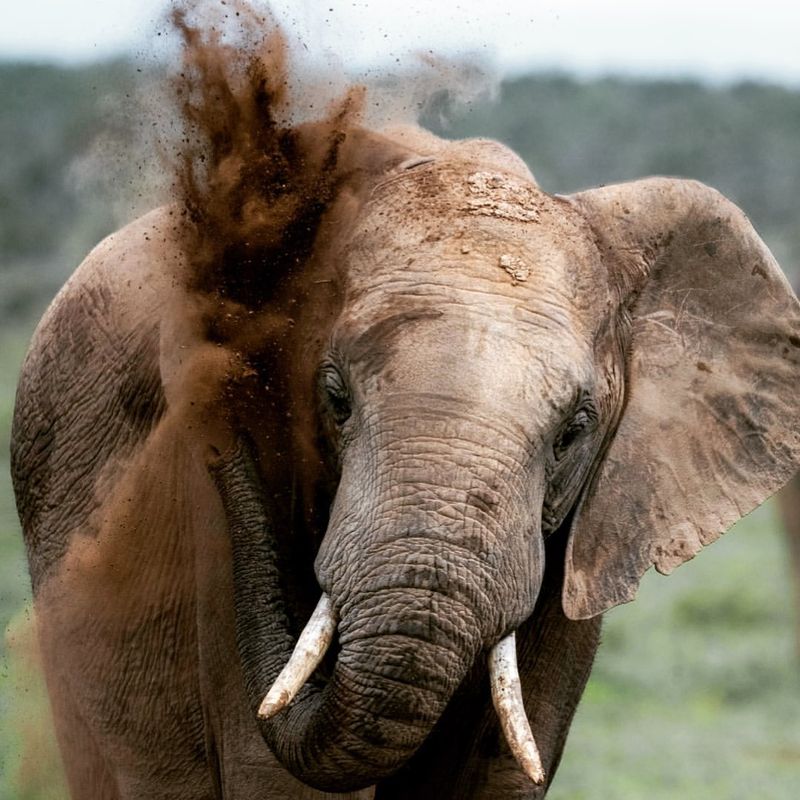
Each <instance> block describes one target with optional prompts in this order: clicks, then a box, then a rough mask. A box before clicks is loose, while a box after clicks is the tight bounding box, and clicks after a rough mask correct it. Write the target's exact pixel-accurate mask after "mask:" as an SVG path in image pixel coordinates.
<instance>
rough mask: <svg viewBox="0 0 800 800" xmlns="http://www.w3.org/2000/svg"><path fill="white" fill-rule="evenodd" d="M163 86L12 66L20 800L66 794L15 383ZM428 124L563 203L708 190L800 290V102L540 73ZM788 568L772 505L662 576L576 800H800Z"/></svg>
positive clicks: (761, 93) (614, 666) (613, 625)
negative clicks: (634, 184)
mask: <svg viewBox="0 0 800 800" xmlns="http://www.w3.org/2000/svg"><path fill="white" fill-rule="evenodd" d="M142 80H144V79H143V78H142V77H141V76H139V75H137V71H136V69H135V68H134V67H133V66H131V65H130V64H128V63H125V62H112V63H105V64H98V65H93V66H87V67H82V68H80V69H66V68H60V67H54V66H47V65H40V66H35V65H19V64H0V104H2V105H1V106H0V107H2V108H3V114H2V115H1V116H0V629H5V628H6V626H7V625H8V624H9V622H10V620H11V619H12V617H14V616H16V620H15V622H14V625H13V628H14V629H15V631H16V633H15V634H14V636H13V637H12V638H14V639H15V640H22V641H23V644H22V645H21V646H19V645H18V646H17V647H16V648H15V650H17V651H18V652H17V654H16V655H15V656H14V658H13V659H9V658H8V657H7V655H8V654H7V652H6V647H5V644H3V645H2V648H3V649H2V651H0V659H2V667H0V800H11V799H12V798H14V800H19V798H24V800H45V799H46V798H47V799H49V798H51V797H59V796H62V792H63V790H62V789H61V788H60V784H58V783H57V782H56V779H55V778H53V783H50V781H49V778H50V776H51V775H54V774H56V773H57V768H56V767H52V768H51V767H50V766H48V767H47V769H34V770H33V771H31V770H30V769H28V767H29V766H30V756H28V757H25V756H23V754H22V747H23V744H24V742H23V741H22V740H23V739H27V740H28V741H29V746H30V742H31V741H33V745H32V746H33V747H34V748H35V753H36V760H37V763H38V762H39V760H41V762H43V763H44V764H47V765H51V764H55V763H56V759H55V756H53V755H52V753H51V749H50V748H51V745H50V744H48V743H47V738H48V726H47V722H46V718H47V715H46V700H45V699H44V697H43V694H42V689H41V685H40V683H38V682H37V680H36V677H35V675H34V676H32V675H31V674H30V673H31V670H30V668H29V665H30V663H31V662H30V661H29V660H28V659H29V657H30V656H29V653H28V652H27V650H26V647H25V645H24V640H25V628H26V624H25V621H26V617H25V612H24V608H25V604H26V602H27V601H28V599H29V586H28V579H27V574H26V569H25V562H24V551H23V546H22V542H21V538H20V535H19V528H18V523H17V520H16V514H15V510H14V504H13V498H12V492H11V486H10V480H9V479H8V438H9V426H10V420H11V413H12V406H13V393H14V386H15V383H16V376H17V371H18V367H19V363H20V361H21V359H22V356H23V354H24V350H25V347H26V343H27V341H28V339H29V337H30V334H31V332H32V330H33V327H34V325H35V322H36V319H37V318H38V316H39V314H40V313H41V311H42V310H43V308H44V307H45V305H46V304H47V302H49V300H50V298H51V297H52V295H53V294H54V292H55V291H56V289H57V288H58V286H59V285H60V284H61V283H62V282H63V281H64V280H65V278H66V277H67V276H68V275H69V273H70V272H71V271H72V270H73V269H74V267H75V266H76V265H77V263H78V262H79V261H80V260H81V258H82V256H83V255H84V254H85V253H86V252H87V251H88V250H89V249H90V248H91V247H92V246H93V245H94V244H95V243H96V242H97V241H98V240H99V239H100V238H102V237H103V236H104V235H105V234H107V233H109V232H110V231H111V230H113V229H114V228H115V227H117V226H118V225H119V224H121V223H122V222H124V221H125V217H126V214H127V215H130V213H131V212H130V206H126V204H125V202H120V198H123V197H128V196H130V193H131V187H132V186H133V187H134V191H136V190H137V189H136V187H137V186H141V182H140V181H139V178H138V175H137V173H139V172H141V163H139V164H137V163H135V160H134V159H133V157H132V156H131V154H130V152H128V154H127V155H128V157H127V158H126V157H124V156H123V154H124V153H125V151H126V148H127V147H128V146H129V145H131V143H132V142H134V140H135V138H136V130H135V129H136V128H141V127H142V126H148V125H150V124H151V120H149V118H148V117H147V115H146V113H145V112H143V111H142V106H141V103H140V101H139V100H138V99H137V95H136V87H137V86H138V85H139V84H140V83H141V81H142ZM444 116H450V117H451V118H453V119H452V120H451V122H449V123H448V125H447V126H445V125H444V124H443V122H442V120H443V118H444ZM427 122H428V124H429V125H430V126H431V127H432V128H434V129H435V130H437V132H443V133H444V135H447V136H476V135H480V136H488V137H493V138H497V139H500V140H501V141H504V142H506V143H508V144H509V145H511V146H512V147H513V148H514V149H516V150H517V151H518V152H519V153H520V154H521V155H522V156H523V157H524V158H525V159H526V160H527V162H528V163H529V164H530V165H531V167H532V169H533V171H534V174H536V175H537V178H538V180H539V181H540V183H541V185H542V186H543V187H544V188H545V189H547V190H548V191H553V192H569V191H572V190H575V189H578V188H582V187H586V186H590V185H595V184H601V183H610V182H613V181H619V180H626V179H632V178H637V177H641V176H644V175H648V174H670V175H681V176H686V177H693V178H698V179H700V180H703V181H705V182H707V183H709V184H711V185H713V186H715V187H716V188H718V189H720V190H721V191H723V192H724V193H725V194H727V195H728V196H729V197H731V198H732V199H733V200H734V201H735V202H737V203H738V204H739V205H741V206H742V207H743V208H744V209H745V211H746V212H747V213H748V214H749V215H750V216H751V218H752V219H753V221H754V222H755V224H756V227H757V228H758V229H759V231H760V232H761V233H762V235H763V236H764V237H765V239H766V240H767V242H768V244H769V245H770V246H771V247H772V249H773V250H774V252H775V253H776V255H778V257H779V260H781V262H782V264H783V265H784V268H785V269H786V270H787V272H790V273H791V274H792V275H794V274H795V269H796V265H797V264H798V253H800V204H798V203H797V202H796V197H795V195H796V192H797V190H798V187H800V135H798V133H800V93H798V92H792V91H789V90H786V89H782V88H778V87H774V86H764V85H757V84H740V85H736V86H729V87H708V86H704V85H701V84H698V83H693V82H685V81H684V82H680V81H679V82H675V81H633V80H620V79H614V78H607V79H602V80H592V81H578V80H575V79H572V78H570V77H567V76H564V75H533V76H528V77H523V78H517V79H515V80H513V81H509V82H507V83H505V84H504V85H503V87H502V94H501V99H500V100H499V102H497V103H495V104H493V105H476V106H473V107H472V108H470V109H469V110H468V111H467V112H466V113H456V112H455V111H454V110H453V109H450V108H448V99H447V97H446V96H444V95H442V96H439V97H437V98H435V102H434V103H433V104H432V106H431V110H430V113H429V115H428V118H427ZM109 142H110V143H112V146H109ZM98 153H99V154H100V155H99V156H98ZM154 160H156V159H154ZM139 191H141V189H139ZM154 202H156V201H154ZM785 562H786V554H785V552H784V543H783V540H782V538H781V535H780V531H779V525H778V522H777V517H776V515H774V514H773V512H772V510H771V509H770V508H769V507H767V508H763V509H761V510H759V511H758V512H756V513H754V514H752V515H751V516H750V517H748V518H747V519H746V520H744V521H743V522H742V523H740V524H739V525H738V526H737V528H736V529H735V531H734V532H732V533H731V534H729V535H728V536H726V537H725V538H724V539H723V540H722V541H720V542H719V543H717V544H715V545H713V546H712V548H711V552H710V553H708V554H705V555H703V556H701V557H700V558H699V559H697V560H696V561H693V562H692V563H690V564H688V565H687V566H685V567H682V568H681V569H679V570H678V571H677V572H676V573H675V574H674V575H673V576H671V577H670V578H663V577H661V576H658V575H655V574H651V575H649V576H648V577H647V578H646V579H645V581H644V583H643V586H642V589H641V592H640V596H639V598H638V600H637V601H636V602H635V603H633V604H631V605H629V606H625V607H622V608H619V609H615V610H614V611H612V612H610V613H609V614H608V615H607V618H606V623H605V628H604V645H603V647H602V648H601V651H600V655H599V658H598V662H597V665H596V667H595V670H594V673H593V676H592V680H591V682H590V684H589V687H588V689H587V692H586V695H585V698H584V701H583V703H582V705H581V706H580V708H579V711H578V715H577V718H576V722H575V724H574V726H573V729H572V733H571V736H570V740H569V742H568V746H567V750H566V754H565V757H564V761H563V764H562V766H561V769H560V772H559V774H558V777H557V778H556V782H555V784H554V787H553V790H552V792H551V795H550V796H551V797H552V798H553V799H554V800H584V799H585V800H595V799H596V800H599V799H600V798H614V800H628V799H630V800H640V799H641V798H643V797H647V798H649V800H662V798H663V800H667V798H669V799H670V800H672V799H673V798H675V797H681V798H684V800H694V798H697V800H700V798H702V799H703V800H738V799H739V798H742V800H743V799H744V798H751V797H758V798H763V799H765V800H783V799H785V800H790V798H791V800H794V798H795V797H797V794H798V786H800V678H799V677H798V670H797V662H796V661H795V659H794V652H793V638H792V637H793V627H792V609H791V592H790V586H789V575H788V567H787V566H786V563H785ZM31 731H34V732H36V734H37V735H36V736H34V737H33V739H31ZM22 733H24V735H22ZM48 753H50V754H49V755H48ZM20 774H21V775H22V777H23V782H25V785H26V786H27V788H26V789H23V788H21V787H20V784H19V783H18V781H17V778H18V776H19V775H20ZM43 774H44V775H45V777H46V778H47V780H46V781H45V783H46V784H47V785H43V784H39V785H37V784H36V781H35V780H34V779H35V778H37V777H38V778H40V777H41V776H42V775H43Z"/></svg>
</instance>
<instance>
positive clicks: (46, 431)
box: [12, 82, 800, 800]
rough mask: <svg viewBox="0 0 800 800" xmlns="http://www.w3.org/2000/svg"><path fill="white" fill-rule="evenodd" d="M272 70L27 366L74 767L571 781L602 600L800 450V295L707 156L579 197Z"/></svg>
mask: <svg viewBox="0 0 800 800" xmlns="http://www.w3.org/2000/svg"><path fill="white" fill-rule="evenodd" d="M261 85H262V87H263V82H262V84H261ZM276 91H277V90H276ZM271 96H272V95H270V94H269V92H267V93H266V94H264V93H263V92H262V93H261V94H260V95H258V97H259V98H260V99H259V102H258V103H256V102H253V103H251V104H250V105H247V106H246V109H249V111H248V113H244V112H241V113H238V114H234V113H226V114H222V113H219V110H220V109H219V105H215V106H214V109H216V112H217V113H215V114H214V115H213V120H214V122H213V124H214V125H217V126H225V125H227V126H231V127H230V130H228V133H229V134H230V135H222V134H220V135H214V136H210V137H209V138H210V141H211V145H210V151H209V152H210V155H209V156H208V159H207V160H206V161H205V162H204V169H205V170H206V172H205V173H204V175H205V177H203V176H200V177H198V173H197V172H196V171H195V172H193V171H192V170H191V169H188V170H187V171H185V172H184V173H183V183H182V184H181V187H182V188H181V191H182V194H181V195H180V199H179V200H177V201H175V202H173V203H171V204H168V205H166V206H162V207H160V208H158V209H156V210H155V211H151V212H150V213H148V214H146V215H145V216H143V217H141V218H140V219H138V220H136V221H134V222H132V223H131V224H129V225H128V226H126V227H125V228H123V229H122V230H120V231H119V232H117V233H115V234H113V235H111V236H110V237H109V238H108V239H106V240H105V241H104V242H102V243H101V244H100V245H98V247H97V248H96V249H95V250H94V251H92V253H91V254H90V255H89V256H88V257H87V258H86V260H85V261H84V262H83V264H82V265H81V266H80V267H79V268H78V269H77V271H76V272H75V273H74V274H73V276H72V277H71V278H70V280H69V281H68V282H67V284H66V285H65V286H64V288H63V289H62V290H61V292H60V293H59V294H58V296H57V297H56V299H55V300H54V302H53V303H52V305H51V307H50V308H49V309H48V311H47V312H46V314H45V316H44V317H43V319H42V321H41V323H40V325H39V327H38V328H37V330H36V332H35V334H34V337H33V341H32V344H31V346H30V350H29V352H28V355H27V357H26V359H25V362H24V365H23V368H22V372H21V377H20V382H19V388H18V393H17V400H16V407H15V412H14V420H13V432H12V477H13V481H14V489H15V494H16V498H17V505H18V509H19V514H20V519H21V523H22V528H23V534H24V537H25V543H26V548H27V555H28V560H29V565H30V574H31V580H32V586H33V592H34V603H35V608H36V615H37V620H38V623H37V624H38V636H39V641H40V644H41V649H42V658H43V663H44V669H45V673H46V679H47V684H48V691H49V694H50V697H51V702H52V707H53V713H54V717H55V724H56V732H57V736H58V740H59V746H60V749H61V752H62V756H63V760H64V764H65V769H66V772H67V779H68V782H69V786H70V791H71V793H72V795H73V797H75V798H93V799H95V800H97V799H98V798H100V799H102V800H105V799H106V798H108V800H130V799H131V798H150V799H151V800H153V799H158V798H164V799H166V798H171V799H173V800H174V799H176V798H181V799H186V800H188V799H189V798H191V799H192V800H195V799H198V800H199V799H200V798H203V800H205V798H261V797H265V798H267V797H268V798H322V797H341V798H345V797H350V798H378V800H387V799H390V798H408V797H418V798H460V799H461V800H463V799H464V798H500V797H502V798H515V797H516V798H540V797H543V796H544V794H545V792H546V791H547V788H548V786H549V785H550V783H551V781H552V779H553V776H554V774H555V772H556V769H557V767H558V763H559V760H560V758H561V754H562V751H563V749H564V746H565V740H566V736H567V732H568V729H569V726H570V723H571V720H572V717H573V714H574V712H575V709H576V706H577V704H578V702H579V700H580V697H581V694H582V692H583V689H584V687H585V684H586V681H587V679H588V677H589V673H590V670H591V667H592V662H593V659H594V655H595V652H596V650H597V647H598V643H599V633H600V625H601V618H602V614H603V613H604V612H605V611H606V610H608V609H610V608H612V607H614V606H616V605H618V604H620V603H625V602H628V601H630V600H632V599H633V598H634V596H635V594H636V590H637V586H638V583H639V581H640V579H641V577H642V575H643V574H644V573H645V572H646V571H647V570H648V569H649V568H650V567H652V566H655V567H656V569H657V570H658V571H660V572H662V573H664V574H667V573H669V572H670V571H672V570H673V569H674V568H675V567H677V566H678V565H680V564H681V563H683V562H685V561H686V560H688V559H690V558H692V557H693V556H694V555H695V554H696V553H697V552H699V550H700V549H702V547H703V546H704V545H707V544H709V543H711V542H712V541H714V540H715V539H716V538H717V537H718V536H719V535H720V534H721V533H723V532H724V531H725V530H726V529H727V528H728V527H730V526H731V525H732V524H733V523H734V522H735V521H736V520H737V519H739V518H740V517H741V516H743V515H744V514H747V513H748V512H749V511H750V510H751V509H753V508H754V507H755V506H757V505H758V504H760V503H761V502H762V501H764V500H765V499H766V498H767V497H768V496H770V495H771V494H772V493H774V492H775V491H777V490H778V489H779V488H780V486H781V485H783V484H784V483H785V482H786V481H787V480H788V479H789V477H790V476H791V475H792V474H793V473H794V472H795V471H796V470H797V469H798V466H799V465H800V433H799V432H798V426H797V425H796V419H797V414H798V410H800V401H799V400H798V399H797V391H796V386H797V382H798V377H800V306H798V302H797V299H796V298H795V296H794V294H793V292H792V290H791V288H790V286H789V284H788V283H787V281H786V279H785V278H784V276H783V274H782V273H781V271H780V268H779V267H778V265H777V263H776V262H775V260H774V258H773V257H772V255H771V254H770V252H769V250H768V249H767V247H766V246H765V245H764V243H763V242H762V241H761V239H760V238H759V237H758V235H757V234H756V232H755V231H754V229H753V227H752V226H751V224H750V223H749V221H748V220H747V218H746V217H745V215H744V214H743V213H742V212H741V211H740V210H739V209H738V208H737V207H736V206H735V205H734V204H733V203H731V202H730V201H729V200H727V199H726V198H724V197H723V196H722V195H721V194H719V193H718V192H716V191H715V190H713V189H711V188H709V187H707V186H704V185H702V184H700V183H697V182H694V181H691V180H684V179H677V178H660V177H655V178H645V179H641V180H637V181H633V182H629V183H623V184H618V185H609V186H604V187H599V188H593V189H588V190H586V191H582V192H579V193H576V194H571V195H565V196H559V195H553V194H549V193H547V192H545V191H543V190H542V189H541V188H539V186H538V185H537V183H536V181H535V179H534V177H533V175H532V174H531V172H530V170H529V169H528V167H527V166H526V165H525V164H524V163H523V162H522V160H521V159H520V158H519V157H517V156H516V155H515V154H514V153H513V152H511V151H510V150H509V149H507V148H506V147H504V146H503V145H501V144H499V143H497V142H493V141H488V140H481V139H475V140H463V141H445V140H443V139H440V138H437V137H435V136H433V135H432V134H430V133H427V132H424V131H423V130H421V129H418V128H416V127H414V126H398V127H394V128H383V129H372V128H370V127H368V126H366V125H365V124H362V123H361V122H360V121H359V119H358V118H357V115H355V114H353V113H351V110H352V108H351V105H348V103H351V101H352V97H351V98H350V99H349V100H347V101H345V102H344V103H343V104H342V105H341V106H339V107H338V110H336V109H334V111H332V112H331V113H330V115H329V116H328V117H326V118H325V119H323V120H322V121H317V122H297V123H289V122H282V121H281V120H280V119H279V118H278V116H277V115H276V114H274V113H273V112H272V111H271V110H270V108H269V102H267V101H269V98H270V97H271ZM213 97H214V102H215V103H224V102H227V100H226V98H228V99H230V98H234V99H231V100H230V101H231V102H234V100H235V97H239V95H236V92H233V91H232V92H230V93H228V94H224V93H219V92H217V93H216V94H214V95H213ZM265 97H266V100H265V99H264V98H265ZM220 98H222V99H220ZM237 102H238V101H237ZM353 102H354V101H353ZM222 110H223V111H224V110H225V109H224V108H223V109H222ZM251 112H252V113H251ZM259 114H261V115H262V116H259ZM263 115H266V117H264V116H263ZM236 126H240V127H238V128H237V127H236ZM241 126H245V127H247V126H250V127H249V128H248V131H250V134H248V136H239V135H234V134H237V131H238V132H241V129H242V128H241ZM215 130H216V132H217V133H219V129H215ZM231 131H233V132H232V133H231ZM254 142H255V144H253V143H254ZM237 148H238V149H237ZM188 158H189V157H188V156H187V159H188Z"/></svg>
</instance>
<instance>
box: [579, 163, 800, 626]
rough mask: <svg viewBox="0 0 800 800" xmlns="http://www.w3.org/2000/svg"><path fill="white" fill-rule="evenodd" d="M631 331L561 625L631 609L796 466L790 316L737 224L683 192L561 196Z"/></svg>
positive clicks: (626, 189) (730, 213)
mask: <svg viewBox="0 0 800 800" xmlns="http://www.w3.org/2000/svg"><path fill="white" fill-rule="evenodd" d="M569 200H570V201H571V202H572V203H573V204H574V205H575V206H576V207H577V208H578V209H579V210H580V211H581V213H582V214H583V215H584V217H585V218H586V220H587V221H588V222H589V225H590V226H591V228H592V229H593V231H594V233H595V236H596V241H597V245H598V247H599V248H600V250H601V254H602V257H603V259H604V261H605V262H606V264H607V266H608V270H609V273H610V274H611V276H612V280H614V282H615V284H616V288H617V291H618V297H619V301H620V316H621V318H623V319H625V318H627V317H628V315H629V319H630V324H631V329H630V338H629V342H630V345H629V350H628V353H627V365H626V389H625V392H626V394H625V405H624V409H623V411H622V416H621V418H620V422H619V425H618V428H617V431H616V433H615V435H614V438H613V440H612V441H611V442H610V444H609V445H608V449H607V452H606V454H605V456H604V459H603V461H602V463H601V464H600V465H599V467H598V469H597V472H596V473H595V476H594V478H593V480H592V483H591V484H590V486H589V487H588V489H587V492H586V495H585V497H584V498H583V501H582V503H581V506H580V507H579V508H578V510H577V512H576V516H575V519H574V522H573V526H572V531H571V534H570V542H569V546H568V550H567V564H566V575H565V583H564V600H563V602H564V611H565V612H566V614H567V616H569V617H570V618H572V619H583V618H587V617H591V616H594V615H595V614H599V613H601V612H603V611H605V610H606V609H608V608H611V607H612V606H615V605H618V604H619V603H625V602H627V601H629V600H632V599H633V597H634V596H635V594H636V590H637V588H638V584H639V581H640V579H641V577H642V575H643V574H644V572H645V571H646V570H648V569H649V568H650V566H651V565H655V567H656V569H658V571H659V572H661V573H664V574H667V573H669V572H671V571H672V570H673V569H674V568H675V567H677V566H678V565H680V564H682V563H683V562H684V561H687V560H688V559H690V558H692V556H694V555H695V554H696V553H697V552H698V551H699V550H700V549H701V548H702V547H703V546H704V545H707V544H709V543H710V542H712V541H714V540H715V539H717V538H718V537H719V536H720V534H722V533H724V532H725V531H726V530H727V529H728V528H729V527H730V526H731V525H732V524H733V523H734V522H736V520H738V519H739V518H740V517H742V516H744V515H745V514H747V513H748V512H750V511H751V510H752V509H753V508H755V507H756V506H757V505H758V504H759V503H761V502H763V501H764V500H765V499H766V498H767V497H769V496H770V495H771V494H772V493H773V492H775V491H777V490H778V489H779V488H780V487H781V486H782V485H783V484H784V483H785V482H786V481H787V480H788V479H789V478H790V477H791V475H792V474H793V472H794V471H795V470H796V469H797V467H798V463H799V462H800V424H799V423H800V306H799V305H798V302H797V299H796V298H795V296H794V293H793V292H792V290H791V288H790V286H789V284H788V283H787V281H786V279H785V277H784V276H783V274H782V273H781V271H780V268H779V267H778V265H777V263H776V262H775V259H774V258H773V257H772V255H771V254H770V252H769V250H768V249H767V248H766V246H765V245H764V243H763V242H762V241H761V239H759V237H758V235H757V234H756V232H755V231H754V230H753V228H752V226H751V225H750V223H749V222H748V220H747V218H746V217H745V216H744V214H743V213H742V212H741V211H740V210H739V209H738V208H737V207H736V206H734V205H733V204H732V203H730V202H729V201H727V200H726V199H725V198H724V197H722V195H720V194H719V193H717V192H715V191H714V190H712V189H709V188H708V187H706V186H703V185H702V184H699V183H695V182H693V181H680V180H670V179H662V178H653V179H648V180H643V181H637V182H634V183H630V184H622V185H618V186H609V187H606V188H602V189H595V190H592V191H587V192H583V193H581V194H578V195H573V196H572V197H571V198H569Z"/></svg>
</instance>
